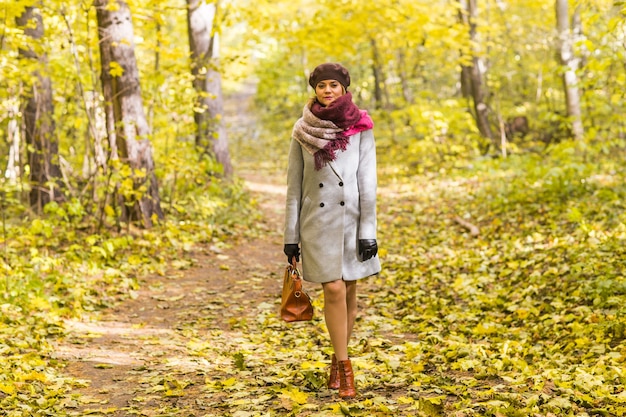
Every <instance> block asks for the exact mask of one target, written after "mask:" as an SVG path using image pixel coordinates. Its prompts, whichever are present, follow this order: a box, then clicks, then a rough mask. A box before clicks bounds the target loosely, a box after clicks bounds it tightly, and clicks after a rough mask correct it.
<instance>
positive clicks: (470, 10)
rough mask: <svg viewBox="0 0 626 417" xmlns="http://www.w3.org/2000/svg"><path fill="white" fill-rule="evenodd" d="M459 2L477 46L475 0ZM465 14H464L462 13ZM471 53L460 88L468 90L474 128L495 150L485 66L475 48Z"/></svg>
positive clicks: (476, 9) (476, 10) (462, 71)
mask: <svg viewBox="0 0 626 417" xmlns="http://www.w3.org/2000/svg"><path fill="white" fill-rule="evenodd" d="M459 1H460V2H461V5H462V7H461V10H459V13H460V15H461V19H462V22H463V23H465V24H466V25H467V26H468V28H469V35H470V42H471V44H472V45H477V44H478V42H480V40H479V39H478V34H477V31H476V19H477V16H478V6H477V4H476V2H477V0H459ZM464 12H465V13H464ZM473 48H474V50H473V51H472V65H471V66H462V68H461V86H462V90H463V91H464V93H465V91H467V90H469V92H470V95H471V97H472V100H473V103H474V106H473V107H474V119H475V120H476V126H477V127H478V131H479V132H480V134H481V135H482V136H483V137H484V138H486V139H488V140H489V143H490V144H491V145H492V146H494V147H495V148H497V147H498V143H497V139H496V138H494V134H493V132H492V131H491V124H490V123H489V106H488V105H487V100H486V98H487V89H486V87H485V86H484V83H483V78H484V76H485V72H486V69H485V65H484V63H483V62H482V59H481V58H480V57H479V56H478V51H476V50H475V49H476V46H473Z"/></svg>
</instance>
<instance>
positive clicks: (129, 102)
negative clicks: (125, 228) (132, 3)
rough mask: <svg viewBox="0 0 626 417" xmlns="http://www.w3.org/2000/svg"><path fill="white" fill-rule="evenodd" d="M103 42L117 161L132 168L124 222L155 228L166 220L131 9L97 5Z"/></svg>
mask: <svg viewBox="0 0 626 417" xmlns="http://www.w3.org/2000/svg"><path fill="white" fill-rule="evenodd" d="M95 6H96V16H97V20H98V36H99V39H100V62H101V68H102V74H101V77H102V89H103V92H104V99H105V111H106V124H107V134H108V137H109V142H110V147H111V158H112V159H119V160H121V161H122V162H123V163H124V164H127V165H128V166H130V168H131V170H130V171H131V178H132V184H133V186H132V190H128V189H124V188H122V189H121V196H122V197H121V198H122V199H123V204H121V208H122V216H121V217H122V220H123V221H126V222H130V221H135V220H141V221H142V222H143V224H144V226H146V227H151V226H152V224H153V221H154V220H155V218H157V219H161V218H163V212H162V211H161V200H160V197H159V189H158V184H157V179H156V175H155V172H154V170H155V164H154V160H153V157H152V143H151V142H150V140H149V136H150V128H149V126H148V122H147V120H146V116H145V113H144V109H143V101H142V97H141V87H140V85H139V72H138V70H137V60H136V58H135V43H134V40H133V24H132V20H131V12H130V8H129V7H128V4H127V3H126V2H124V1H119V0H95Z"/></svg>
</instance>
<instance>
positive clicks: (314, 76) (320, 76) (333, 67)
mask: <svg viewBox="0 0 626 417" xmlns="http://www.w3.org/2000/svg"><path fill="white" fill-rule="evenodd" d="M323 80H337V81H339V82H340V83H341V85H343V86H344V88H346V89H347V88H348V86H349V85H350V74H349V73H348V70H347V69H345V68H344V67H343V66H342V65H341V64H335V63H332V62H327V63H325V64H321V65H318V66H317V67H315V69H314V70H313V72H312V73H311V75H309V85H310V86H311V87H313V89H315V86H316V85H317V83H319V82H320V81H323Z"/></svg>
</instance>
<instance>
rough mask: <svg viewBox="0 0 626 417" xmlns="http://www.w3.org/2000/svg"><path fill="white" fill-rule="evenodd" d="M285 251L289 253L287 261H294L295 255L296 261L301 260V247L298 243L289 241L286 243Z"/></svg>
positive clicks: (286, 253)
mask: <svg viewBox="0 0 626 417" xmlns="http://www.w3.org/2000/svg"><path fill="white" fill-rule="evenodd" d="M283 252H285V255H287V262H289V263H290V264H291V263H293V262H292V261H291V259H292V258H293V257H295V258H296V262H300V248H299V247H298V244H297V243H289V244H287V245H285V248H284V249H283Z"/></svg>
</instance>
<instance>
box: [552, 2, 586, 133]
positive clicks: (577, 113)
mask: <svg viewBox="0 0 626 417" xmlns="http://www.w3.org/2000/svg"><path fill="white" fill-rule="evenodd" d="M555 10H556V22H557V29H558V31H559V51H558V56H559V63H560V64H561V65H562V66H563V87H564V89H565V104H566V106H567V116H568V117H569V119H570V121H571V124H572V134H573V135H574V138H576V139H577V140H582V139H583V136H584V129H583V123H582V117H581V106H580V92H579V90H578V76H577V75H576V70H577V69H578V66H579V64H580V58H579V57H577V56H576V55H575V54H574V35H573V33H572V32H575V31H576V30H579V29H580V28H574V31H572V30H570V23H569V11H568V5H567V0H556V3H555ZM579 13H580V11H579V9H578V8H577V9H576V11H575V12H574V17H573V18H572V21H573V22H576V21H578V22H579V23H580V19H579V18H577V15H578V14H579Z"/></svg>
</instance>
